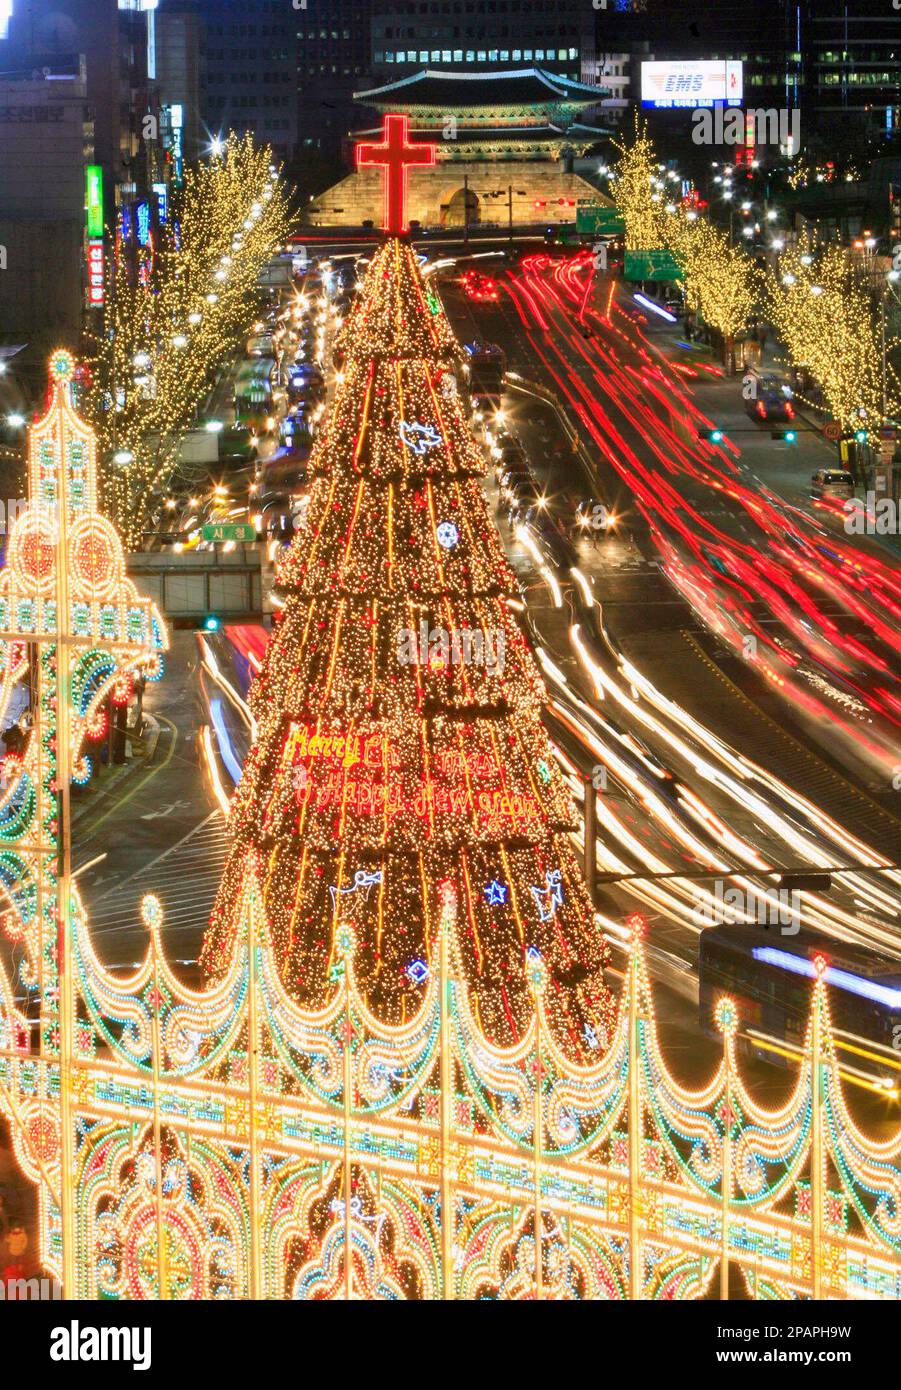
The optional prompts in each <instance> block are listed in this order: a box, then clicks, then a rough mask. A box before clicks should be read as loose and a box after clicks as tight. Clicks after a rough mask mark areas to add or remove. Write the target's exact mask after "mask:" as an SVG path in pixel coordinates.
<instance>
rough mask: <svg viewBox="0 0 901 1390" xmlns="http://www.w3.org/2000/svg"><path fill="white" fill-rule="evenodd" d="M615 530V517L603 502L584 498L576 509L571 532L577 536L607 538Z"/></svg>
mask: <svg viewBox="0 0 901 1390" xmlns="http://www.w3.org/2000/svg"><path fill="white" fill-rule="evenodd" d="M615 528H616V517H615V516H614V514H613V512H612V511H611V510H610V508H609V507H608V506H607V505H606V503H605V502H601V501H600V499H599V498H597V497H586V498H585V499H584V501H582V502H580V503H579V505H578V506H577V507H576V518H575V522H574V524H573V532H574V533H575V534H576V535H577V536H590V535H596V536H607V535H609V534H610V533H611V531H613V530H615Z"/></svg>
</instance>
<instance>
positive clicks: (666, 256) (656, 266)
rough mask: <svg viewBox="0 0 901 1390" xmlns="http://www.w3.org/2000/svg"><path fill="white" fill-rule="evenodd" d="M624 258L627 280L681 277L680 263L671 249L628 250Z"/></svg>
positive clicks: (674, 278) (676, 278) (624, 271)
mask: <svg viewBox="0 0 901 1390" xmlns="http://www.w3.org/2000/svg"><path fill="white" fill-rule="evenodd" d="M624 259H625V264H624V266H623V273H624V275H625V278H626V279H627V280H678V279H679V263H678V261H677V260H676V259H675V257H674V256H673V255H672V254H671V252H669V251H627V252H626V253H625V258H624Z"/></svg>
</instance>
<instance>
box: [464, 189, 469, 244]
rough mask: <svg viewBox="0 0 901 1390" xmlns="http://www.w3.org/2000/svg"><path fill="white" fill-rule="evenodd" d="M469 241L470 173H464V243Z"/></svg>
mask: <svg viewBox="0 0 901 1390" xmlns="http://www.w3.org/2000/svg"><path fill="white" fill-rule="evenodd" d="M468 242H469V175H468V174H464V175H463V245H464V246H466V245H467V244H468Z"/></svg>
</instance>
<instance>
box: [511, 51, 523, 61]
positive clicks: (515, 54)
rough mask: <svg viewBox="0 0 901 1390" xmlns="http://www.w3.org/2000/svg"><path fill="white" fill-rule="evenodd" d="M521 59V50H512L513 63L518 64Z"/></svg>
mask: <svg viewBox="0 0 901 1390" xmlns="http://www.w3.org/2000/svg"><path fill="white" fill-rule="evenodd" d="M521 58H522V49H521V48H514V50H513V61H514V63H518V62H519V61H520V59H521Z"/></svg>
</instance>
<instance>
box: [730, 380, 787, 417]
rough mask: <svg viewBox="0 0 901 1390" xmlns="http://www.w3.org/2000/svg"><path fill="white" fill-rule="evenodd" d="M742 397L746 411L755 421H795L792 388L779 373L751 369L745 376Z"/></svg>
mask: <svg viewBox="0 0 901 1390" xmlns="http://www.w3.org/2000/svg"><path fill="white" fill-rule="evenodd" d="M742 395H743V396H744V400H745V411H746V412H747V414H748V415H750V416H751V418H752V419H753V420H767V421H769V420H794V418H795V407H794V405H793V404H792V388H791V386H790V385H789V384H788V382H787V381H786V379H785V378H784V377H782V376H780V375H779V373H778V372H760V371H757V370H756V368H754V367H750V368H749V369H748V370H747V371H746V372H745V375H744V378H743V384H742Z"/></svg>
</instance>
